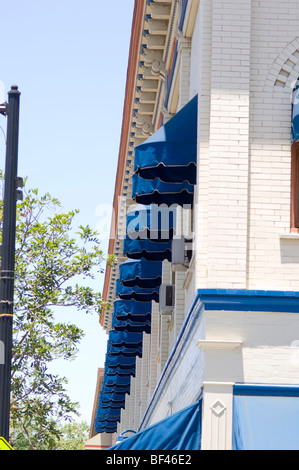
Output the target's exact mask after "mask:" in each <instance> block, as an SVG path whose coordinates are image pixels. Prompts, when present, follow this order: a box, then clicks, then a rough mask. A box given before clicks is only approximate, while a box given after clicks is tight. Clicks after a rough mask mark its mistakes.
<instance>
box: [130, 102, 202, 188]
mask: <svg viewBox="0 0 299 470" xmlns="http://www.w3.org/2000/svg"><path fill="white" fill-rule="evenodd" d="M197 106H198V98H197V96H195V97H194V98H193V99H192V100H191V101H190V102H189V103H188V104H187V105H186V106H184V108H182V109H181V110H180V111H179V112H178V113H177V114H176V115H175V116H174V117H173V118H172V119H170V120H169V121H168V122H167V123H166V124H165V125H164V126H162V127H161V128H160V129H158V130H157V131H156V132H155V133H154V134H153V135H152V136H151V137H149V138H148V139H147V140H146V141H145V142H143V143H142V144H141V145H138V146H137V147H136V148H135V164H134V169H135V172H136V173H137V174H139V175H140V176H141V177H142V178H145V179H154V178H156V177H158V178H160V179H161V180H162V181H165V182H183V181H188V182H189V183H190V184H195V183H196V155H197Z"/></svg>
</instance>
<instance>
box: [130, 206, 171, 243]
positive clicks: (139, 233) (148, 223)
mask: <svg viewBox="0 0 299 470" xmlns="http://www.w3.org/2000/svg"><path fill="white" fill-rule="evenodd" d="M175 227H176V208H171V207H168V206H165V205H160V206H158V205H156V204H151V205H149V206H145V205H143V204H138V205H136V206H135V208H134V209H131V210H130V211H129V212H128V213H127V226H126V233H127V235H128V236H129V237H130V238H132V239H139V240H145V239H146V238H148V239H150V240H152V241H160V242H163V241H164V242H165V241H168V240H172V238H173V235H174V232H175Z"/></svg>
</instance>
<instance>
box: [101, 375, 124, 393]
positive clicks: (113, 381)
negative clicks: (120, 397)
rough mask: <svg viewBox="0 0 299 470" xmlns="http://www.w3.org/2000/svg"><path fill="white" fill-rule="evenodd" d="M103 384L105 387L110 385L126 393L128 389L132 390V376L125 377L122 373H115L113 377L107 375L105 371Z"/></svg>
mask: <svg viewBox="0 0 299 470" xmlns="http://www.w3.org/2000/svg"><path fill="white" fill-rule="evenodd" d="M103 385H104V386H105V387H110V388H112V389H113V390H116V391H117V392H120V391H123V392H124V393H127V391H129V390H130V386H131V376H126V377H123V376H120V375H114V376H112V377H111V376H108V375H106V373H105V374H104V379H103Z"/></svg>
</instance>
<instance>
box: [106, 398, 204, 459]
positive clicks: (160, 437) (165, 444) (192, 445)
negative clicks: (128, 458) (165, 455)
mask: <svg viewBox="0 0 299 470" xmlns="http://www.w3.org/2000/svg"><path fill="white" fill-rule="evenodd" d="M201 408H202V407H201V400H200V401H198V402H196V403H194V404H192V405H190V406H188V407H187V408H184V409H183V410H181V411H179V412H177V413H175V414H173V415H171V416H169V417H167V418H165V419H164V420H162V421H159V422H158V423H156V424H153V425H152V426H149V427H148V428H146V429H144V430H142V431H139V432H138V433H136V434H134V435H133V436H132V437H130V438H128V439H125V440H123V441H122V442H121V443H119V444H116V445H114V446H113V447H110V448H109V450H200V448H201Z"/></svg>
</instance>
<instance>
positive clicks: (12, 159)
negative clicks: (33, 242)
mask: <svg viewBox="0 0 299 470" xmlns="http://www.w3.org/2000/svg"><path fill="white" fill-rule="evenodd" d="M20 94H21V93H20V92H19V91H18V87H17V86H16V85H12V87H11V90H10V91H9V92H8V103H3V104H1V105H0V113H1V114H3V115H4V116H7V142H6V162H5V184H4V200H3V224H2V250H1V251H2V253H1V273H0V350H1V351H2V352H3V354H1V356H3V357H0V437H3V438H4V439H6V440H7V441H8V440H9V418H10V393H11V361H12V331H13V298H14V270H15V235H16V202H17V199H19V198H20V197H19V192H18V191H17V188H18V187H20V186H22V180H21V179H20V178H18V177H17V166H18V140H19V107H20Z"/></svg>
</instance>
